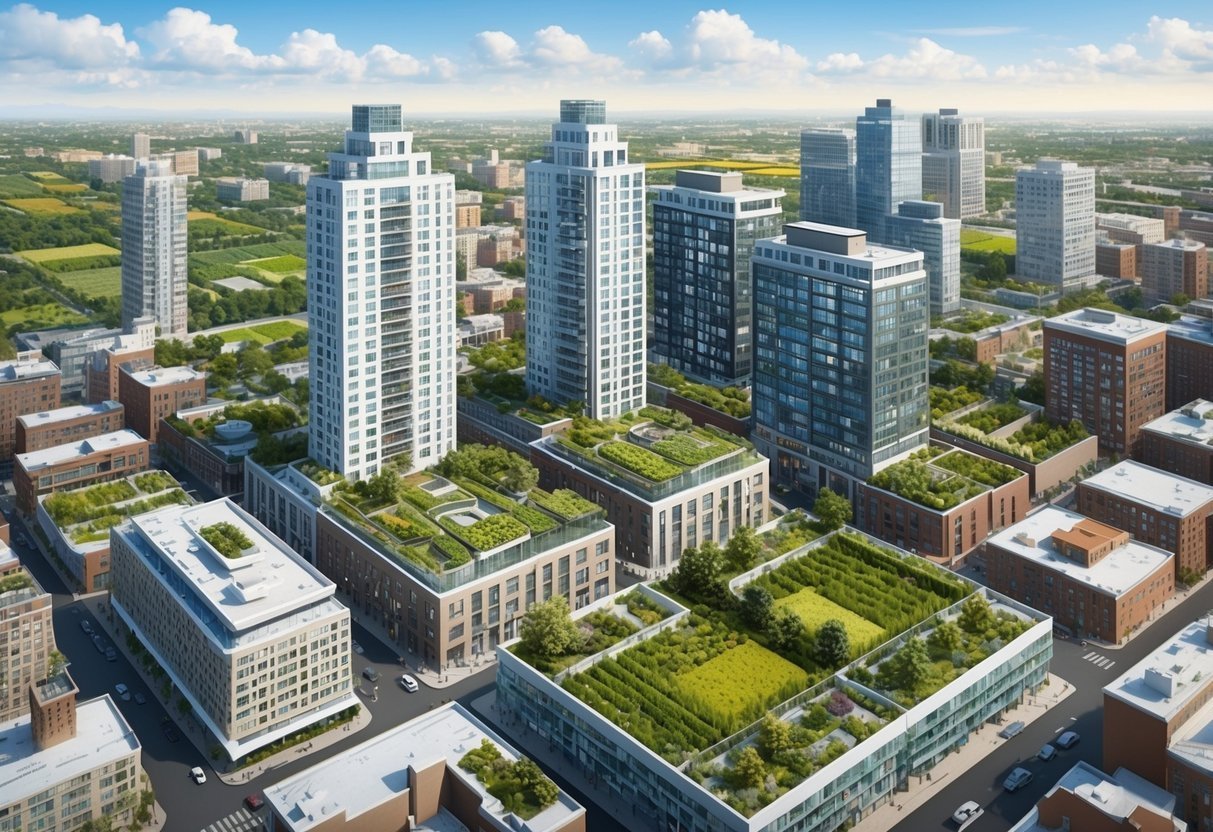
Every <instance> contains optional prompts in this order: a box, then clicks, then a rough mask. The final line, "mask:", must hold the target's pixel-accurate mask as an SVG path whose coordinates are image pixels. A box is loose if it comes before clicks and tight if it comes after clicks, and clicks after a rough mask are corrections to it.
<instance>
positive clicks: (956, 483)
mask: <svg viewBox="0 0 1213 832" xmlns="http://www.w3.org/2000/svg"><path fill="white" fill-rule="evenodd" d="M940 453H942V450H941V449H939V448H923V449H922V450H920V451H915V452H914V453H913V454H912V455H911V456H910V458H909V459H906V460H903V461H901V462H898V463H897V464H896V465H890V466H889V467H888V468H885V469H884V470H883V471H878V472H877V473H875V474H873V475H872V476H871V477H869V478H868V484H869V485H873V486H876V487H877V488H883V489H884V490H885V491H891V492H893V493H894V494H896V495H897V496H899V497H904V498H905V499H907V500H910V501H911V502H915V503H918V504H919V505H920V506H925V507H926V508H930V509H935V510H936V511H946V510H947V509H950V508H954V507H955V506H958V505H960V504H961V503H963V502H964V501H965V500H971V499H973V498H974V497H976V496H977V495H978V494H981V493H982V492H983V491H986V490H988V486H987V485H986V484H983V483H981V482H978V481H975V480H973V479H970V478H969V477H968V476H967V475H962V474H960V473H958V472H955V471H953V470H952V469H951V468H950V467H947V466H942V467H941V466H938V465H936V464H934V463H935V461H936V460H935V457H937V456H938V455H939V454H940ZM951 465H956V466H964V465H965V463H959V462H952V463H951ZM1003 467H1006V466H1003ZM1016 473H1017V474H1018V472H1016Z"/></svg>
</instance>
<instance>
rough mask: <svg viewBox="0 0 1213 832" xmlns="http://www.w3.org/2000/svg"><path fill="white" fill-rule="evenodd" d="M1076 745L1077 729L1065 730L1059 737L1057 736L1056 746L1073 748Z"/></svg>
mask: <svg viewBox="0 0 1213 832" xmlns="http://www.w3.org/2000/svg"><path fill="white" fill-rule="evenodd" d="M1076 745H1078V732H1077V731H1066V732H1065V733H1064V734H1062V735H1061V736H1060V737H1058V738H1057V747H1058V748H1073V747H1074V746H1076Z"/></svg>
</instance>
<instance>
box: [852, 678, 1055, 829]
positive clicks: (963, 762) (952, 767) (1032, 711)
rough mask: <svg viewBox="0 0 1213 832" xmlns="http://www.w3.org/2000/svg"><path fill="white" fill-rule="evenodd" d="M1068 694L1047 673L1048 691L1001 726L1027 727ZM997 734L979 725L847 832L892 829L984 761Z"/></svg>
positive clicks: (1027, 700) (990, 727) (987, 725)
mask: <svg viewBox="0 0 1213 832" xmlns="http://www.w3.org/2000/svg"><path fill="white" fill-rule="evenodd" d="M1072 693H1074V686H1073V685H1071V684H1070V683H1069V682H1067V681H1065V680H1064V679H1062V678H1061V677H1059V676H1056V675H1054V674H1052V673H1050V674H1049V685H1048V687H1046V688H1043V689H1042V690H1041V692H1040V693H1039V694H1037V695H1033V694H1025V696H1024V702H1023V704H1022V705H1019V706H1017V707H1015V708H1012V709H1011V710H1009V711H1007V712H1006V714H1005V715H1004V716H1003V722H1004V723H1008V722H1015V721H1020V722H1024V723H1026V724H1028V725H1031V724H1032V723H1033V722H1035V721H1036V720H1038V719H1040V718H1041V717H1042V716H1044V715H1045V714H1046V713H1048V712H1049V709H1050V708H1052V707H1053V706H1054V705H1056V704H1057V703H1058V702H1061V701H1062V700H1064V699H1066V698H1067V697H1068V696H1070V694H1072ZM1000 730H1001V728H1000V727H999V726H998V725H991V724H990V723H988V722H985V723H982V726H981V727H980V728H978V729H977V730H976V731H974V732H973V733H972V734H970V735H969V741H968V743H966V744H965V745H962V746H961V747H960V748H959V749H958V750H956V751H954V752H952V753H951V754H949V755H948V756H947V757H945V758H944V759H943V760H942V761H941V762H939V763H938V764H937V765H936V766H935V768H933V769H931V771H930V772H929V773H928V774H927V775H924V776H919V775H911V776H910V778H909V781H908V783H909V788H908V789H907V790H906V791H904V792H894V793H893V794H892V795H891V796H890V798H889V802H887V803H885V804H884V805H883V806H881V807H880V808H879V809H877V810H876V811H874V812H872V813H871V814H870V815H868V816H867V817H865V818H864V819H863V820H861V821H860V822H859V823H858V824H857V825H855V826H854V827H852V830H851V832H884V830H886V829H892V828H893V827H894V826H896V825H897V824H898V823H899V822H900V821H902V820H904V819H905V818H906V816H907V815H909V814H910V813H911V812H913V811H914V810H915V809H917V808H918V807H919V806H921V805H922V804H924V803H926V802H927V801H928V800H930V799H931V798H933V797H934V796H935V795H936V794H937V793H938V792H939V790H940V789H942V788H944V787H946V786H947V785H948V784H950V783H951V782H952V781H953V780H954V779H956V777H957V775H960V774H963V773H964V772H966V771H968V770H969V769H971V768H973V767H974V766H976V765H977V764H978V763H980V762H981V761H982V760H983V759H985V757H986V755H987V754H989V752H990V748H991V747H992V746H997V745H1001V744H1002V743H1004V742H1006V740H1004V739H1002V738H1000V737H999V736H998V732H999V731H1000Z"/></svg>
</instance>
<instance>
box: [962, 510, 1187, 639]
mask: <svg viewBox="0 0 1213 832" xmlns="http://www.w3.org/2000/svg"><path fill="white" fill-rule="evenodd" d="M985 556H986V573H987V576H988V578H989V586H990V588H991V589H994V590H996V591H998V592H1001V593H1003V594H1004V595H1009V596H1010V597H1012V598H1014V599H1016V600H1017V601H1022V602H1023V603H1025V604H1027V605H1028V606H1031V607H1034V608H1036V609H1038V610H1040V611H1041V612H1043V613H1045V614H1047V615H1051V616H1053V620H1054V622H1055V623H1056V624H1058V625H1059V626H1061V627H1064V628H1065V629H1066V630H1068V631H1069V632H1071V633H1073V634H1074V636H1075V637H1080V638H1097V639H1101V640H1103V641H1106V642H1109V643H1111V644H1118V643H1120V640H1121V639H1122V638H1124V637H1125V636H1126V635H1127V634H1128V633H1130V632H1132V631H1133V630H1135V629H1137V628H1138V627H1140V626H1142V625H1143V624H1145V623H1146V622H1147V621H1149V620H1150V618H1151V617H1152V616H1153V615H1154V613H1155V611H1156V610H1157V609H1158V607H1159V606H1161V605H1162V603H1163V602H1164V601H1166V600H1167V599H1168V598H1170V597H1172V596H1173V595H1174V594H1175V563H1174V562H1175V556H1174V555H1173V554H1171V553H1170V552H1167V551H1165V550H1163V549H1159V548H1157V547H1154V546H1149V545H1147V544H1145V543H1140V542H1138V541H1136V540H1130V538H1129V533H1128V532H1124V531H1121V530H1120V529H1114V528H1112V527H1111V526H1107V525H1105V524H1103V523H1098V522H1096V521H1094V520H1091V519H1089V518H1087V517H1083V516H1082V515H1081V514H1075V513H1074V512H1072V511H1066V510H1065V509H1062V508H1058V507H1057V506H1052V505H1050V506H1046V507H1045V508H1043V509H1041V510H1040V511H1037V512H1036V513H1035V514H1032V515H1030V516H1028V517H1027V518H1025V519H1023V520H1021V521H1020V522H1018V523H1016V524H1015V525H1013V526H1011V527H1010V528H1007V529H1004V530H1003V531H1001V532H999V533H998V534H996V535H994V536H993V537H992V538H990V539H989V540H988V541H986V547H985Z"/></svg>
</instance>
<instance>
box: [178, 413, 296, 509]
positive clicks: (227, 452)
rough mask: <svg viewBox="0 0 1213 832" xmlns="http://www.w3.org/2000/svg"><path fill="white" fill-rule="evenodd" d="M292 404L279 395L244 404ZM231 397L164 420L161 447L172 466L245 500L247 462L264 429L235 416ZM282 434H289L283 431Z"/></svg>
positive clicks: (240, 499)
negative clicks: (231, 415)
mask: <svg viewBox="0 0 1213 832" xmlns="http://www.w3.org/2000/svg"><path fill="white" fill-rule="evenodd" d="M259 405H286V406H287V407H290V408H291V409H292V410H293V409H294V406H293V405H288V404H286V403H285V402H283V400H282V399H281V397H279V396H269V397H266V398H264V399H256V400H254V401H252V402H249V403H247V404H241V405H238V407H240V408H241V409H245V408H249V407H253V408H256V407H258V406H259ZM231 406H232V403H231V402H227V401H215V402H211V403H208V404H203V405H199V406H197V407H191V408H186V409H184V410H178V411H177V412H176V413H175V414H173V415H172V416H166V417H165V418H163V419H161V420H160V427H159V431H158V435H157V439H158V446H157V450H158V452H159V454H160V458H161V459H162V460H164V463H165V464H166V465H168V466H169V467H170V468H172V469H173V470H176V471H182V472H185V473H187V474H189V475H190V476H191V477H194V478H195V479H196V480H198V481H199V482H200V483H202V484H203V485H205V486H206V487H207V488H208V489H209V490H210V491H212V492H213V493H214V494H222V495H224V496H226V497H231V498H232V499H234V500H236V501H237V502H241V503H242V502H243V494H244V466H245V464H246V461H247V460H248V457H249V454H251V453H252V452H253V450H254V449H255V448H256V447H257V443H258V442H259V441H260V439H261V435H260V434H259V433H256V432H255V431H254V429H253V424H252V423H251V422H249V421H247V420H245V419H235V418H232V419H229V418H227V417H226V415H225V414H226V412H227V410H228V408H229V407H231ZM279 435H286V432H283V433H281V434H279Z"/></svg>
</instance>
